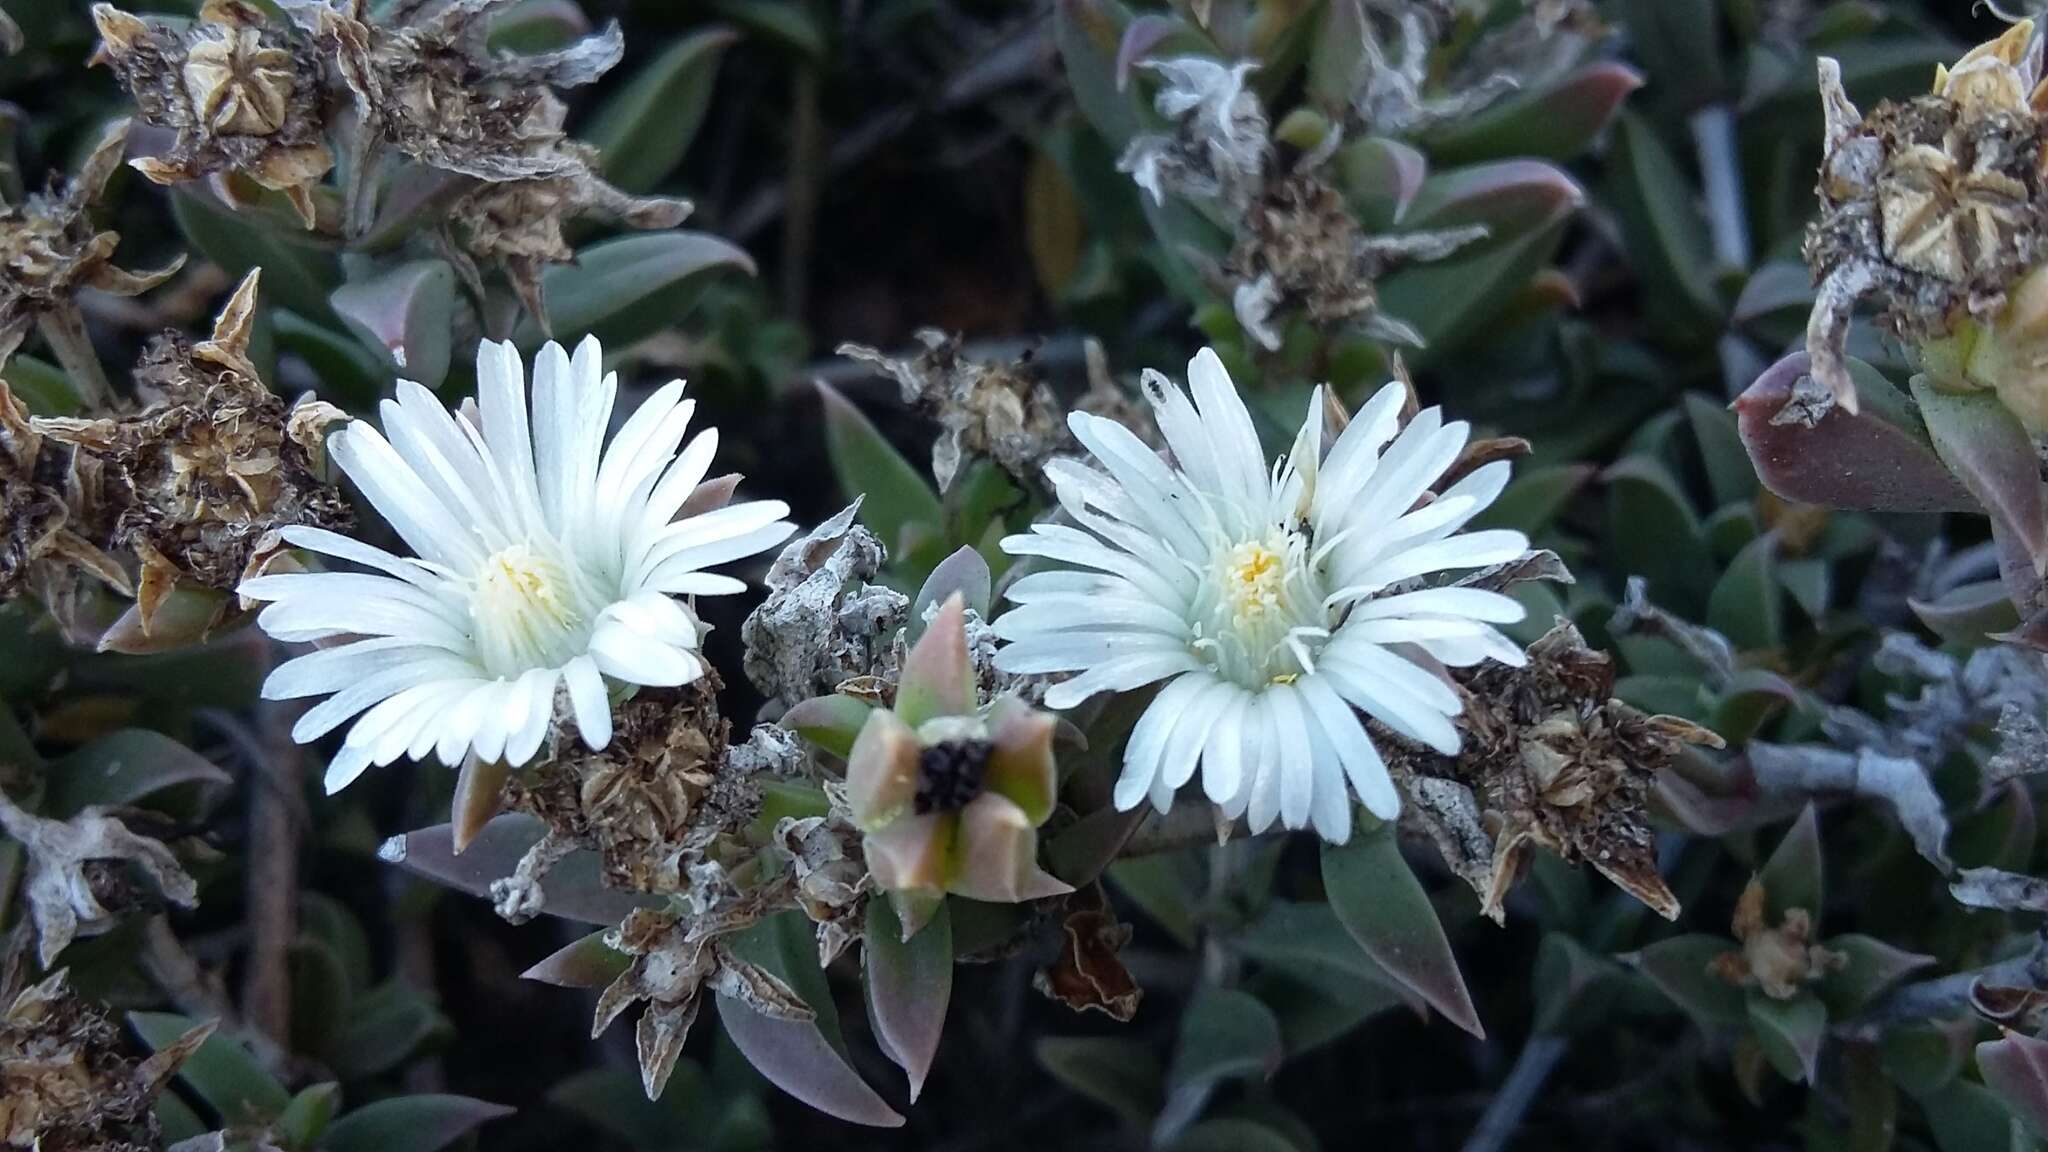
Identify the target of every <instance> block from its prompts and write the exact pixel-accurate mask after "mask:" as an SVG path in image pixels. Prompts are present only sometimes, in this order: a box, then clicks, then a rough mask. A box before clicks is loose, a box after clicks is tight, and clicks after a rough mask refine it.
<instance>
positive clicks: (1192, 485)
mask: <svg viewBox="0 0 2048 1152" xmlns="http://www.w3.org/2000/svg"><path fill="white" fill-rule="evenodd" d="M1188 380H1189V383H1190V384H1191V385H1192V387H1193V391H1194V398H1193V401H1192V402H1190V400H1189V397H1188V395H1187V394H1186V393H1185V392H1183V391H1182V390H1181V389H1180V387H1179V386H1178V385H1175V384H1172V383H1170V382H1168V381H1167V380H1166V378H1165V377H1163V376H1160V375H1159V374H1158V373H1154V372H1148V373H1146V378H1145V385H1144V386H1145V393H1146V397H1147V399H1149V400H1150V401H1151V404H1152V410H1153V413H1154V415H1155V416H1156V417H1157V419H1158V423H1159V429H1160V431H1161V432H1162V433H1164V434H1165V437H1166V442H1167V446H1168V447H1169V448H1171V449H1172V452H1173V459H1174V461H1175V464H1174V465H1172V466H1169V465H1168V464H1167V463H1166V462H1165V461H1163V460H1161V459H1160V458H1159V456H1158V455H1156V454H1155V453H1154V452H1153V451H1152V449H1150V448H1149V447H1147V446H1146V445H1145V444H1144V442H1143V441H1141V440H1139V439H1138V438H1137V437H1136V436H1135V435H1133V434H1132V433H1131V432H1130V430H1128V429H1126V428H1124V427H1123V426H1122V425H1120V424H1117V423H1116V422H1114V421H1111V420H1105V419H1102V418H1100V417H1096V416H1091V415H1088V414H1086V413H1079V412H1077V413H1075V414H1074V415H1073V416H1071V417H1070V418H1069V420H1068V424H1069V426H1070V427H1071V428H1072V429H1073V431H1074V435H1075V437H1076V438H1077V439H1079V440H1080V442H1081V444H1082V445H1083V446H1084V447H1085V448H1087V450H1088V452H1089V454H1090V455H1092V456H1093V457H1094V458H1095V460H1096V462H1097V463H1099V464H1100V465H1101V466H1102V468H1103V469H1106V470H1107V474H1106V475H1105V474H1104V472H1103V471H1100V470H1097V469H1095V468H1091V467H1089V466H1087V465H1086V464H1083V463H1081V462H1079V461H1074V460H1059V461H1054V462H1053V463H1052V464H1050V465H1048V466H1047V467H1046V475H1047V477H1048V478H1049V479H1050V480H1051V481H1052V483H1053V486H1054V490H1055V491H1056V492H1057V493H1058V496H1059V502H1060V506H1061V507H1062V508H1063V509H1064V510H1065V511H1066V513H1067V515H1068V516H1069V517H1071V518H1072V520H1073V521H1074V524H1076V525H1079V526H1078V527H1075V526H1072V525H1066V524H1050V523H1041V524H1038V525H1035V526H1033V528H1032V530H1031V532H1030V533H1029V534H1027V535H1020V536H1011V537H1008V538H1007V539H1005V540H1004V541H1003V550H1004V551H1006V552H1010V553H1013V554H1017V555H1026V556H1039V557H1043V558H1045V559H1048V560H1053V561H1058V562H1060V563H1062V564H1065V565H1071V566H1073V567H1072V568H1070V569H1066V570H1051V571H1042V572H1034V573H1032V574H1030V575H1027V576H1025V577H1023V578H1022V579H1020V580H1018V581H1017V582H1016V583H1015V584H1013V585H1011V587H1010V589H1009V593H1008V595H1009V598H1010V599H1011V600H1012V601H1014V602H1015V603H1016V605H1017V606H1016V607H1014V608H1011V609H1010V610H1009V611H1007V612H1005V613H1003V614H1002V615H1001V616H999V617H997V618H996V621H995V625H994V627H995V631H996V633H997V635H998V636H999V637H1000V638H1002V639H1003V640H1005V641H1007V642H1008V643H1007V644H1006V646H1005V647H1003V648H1002V649H1001V650H1000V651H999V652H998V653H997V654H996V667H997V668H999V669H1002V670H1004V671H1007V672H1013V673H1020V674H1041V673H1077V675H1075V676H1073V677H1072V678H1071V679H1068V680H1065V681H1062V682H1061V683H1058V684H1055V685H1053V686H1052V687H1051V688H1050V689H1049V690H1048V691H1047V692H1046V697H1045V703H1046V704H1047V705H1048V706H1049V707H1053V708H1071V707H1073V706H1075V705H1077V704H1079V703H1081V702H1082V701H1083V700H1086V699H1087V698H1089V697H1090V696H1093V695H1095V694H1096V693H1098V692H1122V691H1128V690H1130V689H1134V688H1140V687H1143V686H1145V685H1148V684H1152V683H1155V682H1158V681H1161V680H1165V681H1167V683H1166V685H1165V686H1164V687H1163V688H1161V689H1160V690H1159V693H1158V695H1157V696H1155V697H1154V698H1153V699H1152V702H1151V703H1150V705H1148V706H1147V708H1146V709H1145V713H1144V715H1143V716H1142V717H1141V718H1140V719H1139V721H1138V723H1137V726H1136V727H1135V728H1133V729H1132V731H1131V736H1130V741H1129V743H1128V745H1127V746H1126V748H1125V751H1124V767H1123V775H1122V777H1121V778H1120V779H1119V780H1118V782H1117V785H1116V791H1115V801H1116V805H1117V807H1118V808H1121V809H1126V810H1128V809H1131V808H1135V807H1136V806H1137V805H1138V804H1140V803H1142V802H1143V801H1144V800H1145V799H1146V798H1148V797H1149V798H1150V799H1151V801H1152V804H1153V806H1154V807H1156V808H1158V809H1159V810H1160V811H1162V812H1164V811H1166V810H1167V808H1168V807H1169V806H1170V805H1171V804H1172V802H1173V796H1174V793H1175V791H1176V790H1177V789H1179V788H1180V787H1181V786H1182V785H1183V784H1186V783H1187V782H1188V781H1189V780H1190V779H1192V778H1193V777H1194V774H1195V770H1196V768H1197V767H1198V766H1199V767H1200V768H1201V775H1202V789H1203V791H1204V792H1205V793H1206V794H1207V796H1208V798H1209V799H1210V800H1211V801H1213V802H1214V803H1216V804H1218V805H1221V806H1222V807H1223V809H1224V811H1225V812H1226V813H1227V814H1229V815H1230V816H1232V817H1233V818H1235V817H1237V816H1240V815H1245V814H1247V813H1248V814H1249V817H1250V824H1251V827H1252V828H1253V829H1254V830H1263V829H1265V828H1267V827H1269V826H1271V824H1272V823H1273V821H1274V819H1275V818H1276V817H1277V818H1278V819H1279V820H1281V821H1282V822H1283V823H1284V824H1285V825H1286V826H1287V827H1289V828H1302V827H1307V826H1309V825H1311V824H1313V826H1314V827H1315V829H1316V831H1317V832H1319V833H1321V834H1322V835H1323V837H1324V838H1326V839H1329V840H1332V841H1339V842H1341V841H1343V840H1346V839H1348V838H1349V837H1350V834H1351V799H1350V794H1351V793H1355V794H1356V795H1357V797H1358V799H1359V800H1361V801H1363V802H1364V804H1365V806H1366V808H1367V809H1369V810H1370V811H1372V813H1373V814H1374V815H1376V816H1379V817H1380V818H1382V819H1387V820H1391V819H1393V818H1394V817H1395V815H1396V814H1397V813H1398V812H1399V811H1400V804H1401V802H1400V796H1399V794H1398V793H1397V792H1396V791H1395V789H1394V784H1393V781H1392V779H1391V778H1390V777H1389V776H1388V774H1387V768H1386V764H1385V762H1384V761H1382V760H1381V758H1380V754H1379V752H1378V750H1377V749H1375V748H1374V747H1373V743H1372V740H1371V739H1370V738H1369V737H1368V736H1367V734H1366V730H1365V727H1364V725H1363V724H1361V723H1360V720H1359V716H1358V711H1359V710H1362V711H1363V712H1365V713H1366V714H1367V715H1369V716H1371V717H1373V718H1374V719H1376V720H1379V721H1380V722H1381V723H1383V724H1385V725H1386V726H1387V727H1388V728H1391V729H1393V730H1394V731H1395V732H1398V733H1400V734H1401V735H1403V736H1405V737H1408V738H1410V739H1413V740H1416V741H1420V742H1421V743H1423V744H1426V745H1428V746H1430V747H1432V748H1435V749H1437V750H1438V751H1441V752H1443V753H1445V754H1446V755H1448V754H1451V753H1454V752H1456V751H1457V749H1458V730H1457V728H1456V727H1455V726H1453V724H1452V723H1451V718H1452V717H1454V716H1456V715H1457V714H1458V713H1459V712H1460V710H1461V705H1460V703H1459V699H1458V696H1457V693H1456V692H1454V691H1453V690H1452V688H1451V687H1450V685H1449V684H1447V683H1446V682H1445V681H1444V680H1443V679H1441V678H1440V676H1439V674H1438V672H1437V671H1434V670H1432V666H1433V665H1448V666H1452V667H1464V666H1469V665H1472V664H1477V663H1479V662H1481V661H1483V660H1488V659H1492V660H1498V661H1501V662H1503V663H1508V664H1520V663H1522V662H1523V659H1524V657H1523V653H1522V650H1521V649H1520V648H1519V647H1517V646H1516V645H1515V644H1514V643H1513V642H1512V641H1510V640H1508V639H1507V637H1505V636H1503V635H1501V634H1500V632H1498V631H1497V630H1496V629H1495V628H1494V627H1493V625H1495V624H1506V623H1513V622H1515V621H1518V620H1520V619H1521V618H1522V608H1521V605H1519V604H1517V603H1516V602H1515V601H1514V600H1512V599H1510V598H1509V597H1506V596H1503V595H1501V594H1499V593H1497V592H1488V591H1483V590H1480V589H1476V588H1459V587H1445V586H1440V585H1441V583H1442V581H1441V578H1440V577H1439V575H1438V574H1441V573H1445V572H1450V571H1454V570H1458V569H1469V568H1479V567H1484V566H1486V565H1490V564H1498V563H1502V562H1504V561H1508V560H1513V559H1516V558H1518V557H1520V556H1521V555H1522V554H1523V553H1524V552H1525V551H1527V549H1528V543H1529V542H1528V540H1527V538H1525V537H1524V536H1523V535H1522V534H1521V533H1519V532H1512V531H1507V530H1501V529H1495V530H1490V531H1481V532H1465V533H1460V532H1459V529H1460V528H1462V527H1464V525H1465V524H1466V522H1467V521H1469V520H1471V519H1472V517H1473V516H1474V515H1476V514H1478V512H1479V511H1480V510H1481V509H1483V508H1485V507H1486V506H1487V505H1488V504H1490V503H1492V502H1493V499H1494V498H1495V497H1496V496H1498V495H1499V494H1500V491H1501V488H1502V487H1503V486H1504V485H1506V483H1507V480H1508V466H1507V464H1506V463H1505V462H1496V463H1492V464H1487V465H1483V466H1481V467H1480V468H1477V469H1475V470H1474V471H1473V472H1472V473H1471V474H1470V475H1468V476H1466V477H1464V478H1463V479H1461V480H1459V481H1458V482H1457V483H1455V484H1452V485H1451V486H1450V487H1449V488H1447V489H1446V490H1444V491H1443V492H1442V493H1441V494H1439V495H1437V496H1436V498H1435V499H1433V500H1428V501H1426V502H1425V501H1424V496H1425V494H1426V493H1428V492H1429V491H1430V490H1431V488H1432V486H1433V485H1435V484H1436V483H1437V482H1438V481H1439V480H1440V478H1441V477H1442V476H1443V474H1444V472H1445V470H1446V469H1448V468H1449V467H1450V466H1451V464H1452V463H1453V462H1454V461H1455V460H1456V459H1457V458H1458V456H1459V454H1460V453H1461V452H1462V451H1463V450H1464V447H1465V443H1466V440H1467V438H1468V436H1469V435H1470V432H1471V428H1470V426H1469V425H1467V424H1464V423H1450V424H1446V423H1444V420H1443V414H1442V412H1441V411H1440V410H1438V409H1436V408H1428V409H1424V410H1423V411H1422V412H1421V413H1419V414H1418V415H1416V416H1415V417H1414V418H1413V419H1412V420H1410V421H1408V424H1407V426H1406V427H1405V428H1403V427H1402V426H1401V407H1402V404H1403V401H1404V400H1405V399H1406V396H1407V390H1406V388H1404V387H1403V386H1401V385H1399V384H1389V385H1387V386H1386V387H1385V388H1383V389H1381V390H1380V392H1379V394H1378V395H1375V396H1374V397H1373V398H1372V399H1371V400H1370V401H1369V402H1368V403H1367V404H1366V405H1365V407H1364V408H1363V409H1362V410H1361V411H1360V412H1359V413H1358V415H1357V417H1356V418H1355V419H1353V420H1352V421H1351V423H1350V425H1349V426H1348V427H1346V428H1345V429H1344V431H1343V433H1342V434H1341V435H1340V436H1338V437H1337V439H1336V442H1335V443H1334V444H1332V445H1330V448H1329V450H1328V452H1327V453H1326V452H1325V451H1324V450H1323V440H1324V428H1323V407H1324V405H1323V397H1322V393H1321V390H1320V389H1318V390H1317V392H1316V394H1315V395H1314V396H1313V397H1312V398H1311V399H1310V401H1309V410H1308V419H1307V421H1306V422H1305V423H1304V424H1303V426H1302V429H1301V434H1300V436H1299V437H1298V438H1297V439H1296V440H1295V442H1294V447H1293V449H1292V450H1291V451H1290V452H1289V453H1288V455H1287V456H1286V457H1285V458H1283V459H1282V460H1281V461H1280V462H1278V463H1277V464H1275V465H1274V466H1273V467H1272V468H1271V469H1270V470H1269V469H1268V468H1267V465H1266V458H1265V455H1264V453H1263V452H1262V451H1261V450H1260V448H1259V441H1258V436H1257V434H1256V433H1255V432H1254V431H1253V429H1252V420H1251V415H1250V413H1249V412H1247V411H1246V410H1245V406H1244V402H1243V401H1242V400H1240V399H1239V398H1238V395H1237V390H1236V388H1235V387H1234V386H1233V385H1232V384H1231V381H1230V376H1229V374H1228V373H1227V372H1226V371H1224V368H1223V364H1222V362H1221V361H1219V360H1218V359H1217V358H1216V354H1215V353H1214V352H1211V351H1209V350H1207V349H1204V350H1203V351H1202V352H1201V354H1200V355H1198V356H1196V357H1195V359H1194V361H1193V363H1191V364H1189V365H1188ZM1397 433H1398V435H1397ZM1347 780H1348V781H1349V792H1347V789H1346V781H1347Z"/></svg>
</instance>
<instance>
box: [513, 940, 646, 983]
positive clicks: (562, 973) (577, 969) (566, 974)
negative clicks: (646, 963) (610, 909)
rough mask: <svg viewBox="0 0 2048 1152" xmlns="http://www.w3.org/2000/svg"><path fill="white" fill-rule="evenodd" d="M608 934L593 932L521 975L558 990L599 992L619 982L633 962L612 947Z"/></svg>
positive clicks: (520, 975) (524, 978) (630, 958)
mask: <svg viewBox="0 0 2048 1152" xmlns="http://www.w3.org/2000/svg"><path fill="white" fill-rule="evenodd" d="M604 938H605V933H604V932H592V933H591V934H590V935H588V936H585V937H584V938H583V939H581V940H578V941H576V942H575V943H573V944H570V945H568V946H567V947H565V948H562V949H560V950H559V951H557V952H555V953H554V954H553V955H551V956H549V957H548V958H547V959H545V960H542V961H541V962H540V963H538V964H535V965H534V966H533V967H531V968H528V969H527V970H526V971H524V972H521V973H520V974H519V978H520V979H521V980H536V981H539V982H540V983H542V984H553V985H554V986H555V987H557V988H599V987H602V986H604V985H606V984H609V983H611V982H612V981H614V980H616V979H618V978H619V973H621V972H624V971H625V970H626V968H627V967H628V966H629V965H631V964H632V962H633V958H632V957H630V956H628V955H626V954H625V953H624V952H620V951H618V950H616V949H614V948H611V947H609V946H608V945H606V944H605V942H604Z"/></svg>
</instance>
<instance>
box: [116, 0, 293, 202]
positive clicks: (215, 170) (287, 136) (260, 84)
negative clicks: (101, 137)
mask: <svg viewBox="0 0 2048 1152" xmlns="http://www.w3.org/2000/svg"><path fill="white" fill-rule="evenodd" d="M92 15H93V22H94V23H95V24H97V25H98V26H99V32H100V46H99V51H98V53H97V54H96V55H95V57H94V59H95V61H96V62H99V63H104V64H106V65H108V66H109V67H111V68H112V69H113V70H114V74H115V75H116V76H117V77H118V78H119V79H120V81H121V84H122V86H123V87H125V88H126V89H127V90H128V94H129V96H130V98H132V99H133V100H134V101H135V104H136V107H137V108H138V109H139V110H140V111H141V115H142V118H143V120H144V121H145V122H147V123H149V124H153V125H156V126H158V127H162V128H169V129H171V130H173V131H174V132H176V133H177V140H176V142H175V143H174V144H173V145H172V146H171V148H170V150H169V151H167V152H165V153H164V154H163V155H160V156H147V157H142V158H139V159H137V160H135V161H134V162H133V164H134V167H135V169H136V171H138V172H141V173H142V174H143V175H145V176H147V177H149V178H150V179H151V180H154V181H156V182H157V183H159V184H177V183H181V182H183V181H186V180H195V179H201V178H208V177H211V178H215V187H216V188H218V189H219V190H220V191H221V192H222V193H223V194H224V197H225V198H226V199H227V200H228V201H229V202H230V203H233V202H234V200H235V197H234V196H233V194H232V191H231V188H230V186H229V185H228V184H227V183H226V181H225V180H224V179H221V178H223V177H225V176H226V175H227V174H229V173H238V174H240V175H242V176H246V177H247V178H249V179H250V180H253V181H255V182H256V184H258V185H259V186H261V187H264V188H268V189H271V190H272V191H276V192H282V193H283V194H284V195H285V196H286V198H287V199H289V200H290V201H291V204H292V207H293V208H294V209H296V210H297V212H298V214H299V217H300V219H301V220H303V221H304V222H305V225H306V227H308V228H311V227H312V226H313V224H314V222H315V220H316V217H317V213H316V211H315V207H314V204H313V197H312V189H313V187H314V186H315V185H316V184H318V183H319V181H320V179H321V178H322V177H323V176H325V175H326V174H327V172H328V170H329V169H330V168H332V167H333V166H334V155H333V153H332V152H330V151H329V150H328V147H327V143H326V140H325V134H326V131H327V115H326V109H325V103H326V95H325V86H324V84H323V82H322V67H321V64H320V57H319V55H318V54H317V52H316V51H315V49H314V47H313V45H312V43H311V42H310V41H309V40H308V39H307V38H306V37H304V36H302V35H299V34H298V33H297V32H296V30H294V29H293V28H292V27H291V26H290V25H286V24H280V23H277V22H274V21H271V20H268V19H266V18H265V17H264V15H263V13H262V12H261V11H259V10H258V9H256V8H255V7H253V6H252V5H250V4H247V3H245V2H244V0H206V3H205V4H203V5H201V6H200V9H199V19H198V20H197V21H196V22H190V23H187V22H183V21H175V22H174V21H171V20H168V19H164V18H161V17H153V16H151V17H143V16H134V15H131V14H129V13H127V12H123V11H121V10H120V9H118V8H116V7H114V6H113V5H111V4H96V5H94V6H93V10H92Z"/></svg>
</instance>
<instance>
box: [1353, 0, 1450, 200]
mask: <svg viewBox="0 0 2048 1152" xmlns="http://www.w3.org/2000/svg"><path fill="white" fill-rule="evenodd" d="M1351 2H1354V3H1355V2H1356V0H1351ZM1336 162H1337V172H1338V174H1339V179H1340V181H1341V182H1342V184H1343V187H1344V191H1345V194H1346V196H1347V197H1348V198H1349V199H1350V201H1351V203H1352V204H1354V205H1356V206H1357V207H1358V209H1359V210H1360V211H1361V212H1362V213H1364V214H1365V215H1366V216H1367V217H1368V218H1369V219H1371V220H1372V221H1374V222H1375V223H1379V224H1382V225H1386V224H1399V223H1401V222H1402V221H1403V220H1404V219H1405V218H1406V217H1407V215H1408V206H1409V205H1410V204H1411V203H1413V202H1414V200H1415V196H1416V193H1418V192H1420V191H1422V182H1423V180H1425V179H1426V178H1427V177H1428V176H1429V159H1428V157H1426V156H1424V155H1423V154H1422V153H1420V152H1418V151H1416V150H1415V149H1414V148H1413V147H1411V146H1409V145H1407V144H1404V143H1402V142H1401V141H1399V140H1390V139H1387V138H1386V137H1383V136H1368V137H1366V138H1365V139H1363V140H1359V141H1356V142H1354V143H1351V144H1346V145H1345V146H1344V147H1342V148H1339V149H1338V150H1337V157H1336Z"/></svg>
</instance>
